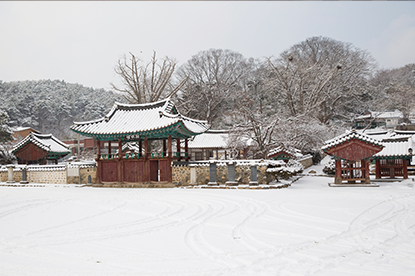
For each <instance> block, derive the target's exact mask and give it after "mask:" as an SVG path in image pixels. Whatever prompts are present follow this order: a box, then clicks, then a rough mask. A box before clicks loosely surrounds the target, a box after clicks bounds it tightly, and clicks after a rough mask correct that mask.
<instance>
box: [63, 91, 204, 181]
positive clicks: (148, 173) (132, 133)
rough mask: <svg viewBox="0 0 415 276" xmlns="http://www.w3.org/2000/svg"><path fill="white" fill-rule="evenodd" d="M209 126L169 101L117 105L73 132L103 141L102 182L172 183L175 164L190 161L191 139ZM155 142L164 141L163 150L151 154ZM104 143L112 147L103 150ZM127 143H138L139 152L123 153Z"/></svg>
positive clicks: (76, 125) (100, 156)
mask: <svg viewBox="0 0 415 276" xmlns="http://www.w3.org/2000/svg"><path fill="white" fill-rule="evenodd" d="M209 127H210V126H209V125H208V124H207V122H205V121H199V120H194V119H190V118H187V117H185V116H182V115H181V114H179V113H178V111H177V109H176V107H175V105H174V103H173V102H172V101H171V100H169V99H165V100H162V101H158V102H154V103H147V104H122V103H115V104H114V106H113V108H112V110H111V111H110V112H109V113H108V114H107V116H105V117H104V118H101V119H98V120H95V121H89V122H75V123H74V124H73V125H72V127H71V129H72V130H73V131H75V132H77V133H79V134H81V135H83V136H86V137H92V138H94V139H95V140H98V141H99V142H98V143H97V158H96V160H97V182H98V183H106V182H109V183H150V182H153V181H154V182H170V183H171V182H172V168H171V162H172V161H173V160H179V161H180V160H184V159H186V158H187V157H188V146H187V144H188V142H187V141H188V139H189V138H191V137H193V136H195V135H199V134H202V133H204V132H205V131H207V130H208V129H209ZM182 139H184V141H185V151H184V152H181V149H180V141H181V140H182ZM155 140H161V141H162V144H163V148H162V150H161V151H158V152H152V151H151V149H150V144H151V141H155ZM173 140H176V152H173V149H172V141H173ZM113 141H115V142H117V143H118V153H112V152H113V151H112V149H111V147H112V144H113ZM104 142H106V144H107V145H108V148H103V144H104ZM127 142H136V143H138V147H139V150H138V153H134V152H133V153H126V154H123V153H122V152H123V144H125V143H127ZM143 144H144V145H143ZM143 147H144V153H142V148H143Z"/></svg>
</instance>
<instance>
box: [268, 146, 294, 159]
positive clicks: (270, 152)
mask: <svg viewBox="0 0 415 276" xmlns="http://www.w3.org/2000/svg"><path fill="white" fill-rule="evenodd" d="M279 152H285V153H287V154H289V155H291V156H292V157H294V156H295V152H293V151H291V150H289V149H287V148H285V147H283V146H279V147H276V148H275V149H272V150H270V151H269V153H268V157H271V156H272V155H274V154H277V153H279Z"/></svg>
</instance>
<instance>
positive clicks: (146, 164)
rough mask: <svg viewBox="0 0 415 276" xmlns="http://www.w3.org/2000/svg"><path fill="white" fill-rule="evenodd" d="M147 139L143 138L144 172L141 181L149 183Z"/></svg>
mask: <svg viewBox="0 0 415 276" xmlns="http://www.w3.org/2000/svg"><path fill="white" fill-rule="evenodd" d="M148 150H149V148H148V138H144V171H143V181H144V182H150V160H148Z"/></svg>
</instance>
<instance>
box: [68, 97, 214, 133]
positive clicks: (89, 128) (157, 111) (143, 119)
mask: <svg viewBox="0 0 415 276" xmlns="http://www.w3.org/2000/svg"><path fill="white" fill-rule="evenodd" d="M175 111H176V109H175V105H174V103H173V102H172V101H171V100H170V99H165V100H162V101H158V102H154V103H146V104H123V103H118V102H116V103H115V104H114V106H113V107H112V109H111V111H110V112H109V113H108V114H107V116H105V117H104V118H101V119H98V120H95V121H89V122H74V124H73V125H72V126H71V129H72V130H73V131H75V132H78V133H80V134H82V135H85V136H94V135H119V136H122V135H133V134H140V135H143V136H146V135H149V134H148V133H147V134H146V132H151V131H157V130H161V129H163V128H167V127H173V128H174V130H175V131H176V132H177V133H179V134H181V135H184V136H192V135H197V134H200V133H203V132H205V131H206V130H208V129H209V127H210V126H209V125H208V124H207V122H206V121H199V120H194V119H190V118H187V117H185V116H183V115H180V114H172V113H175ZM158 134H160V133H158ZM191 134H192V135H191Z"/></svg>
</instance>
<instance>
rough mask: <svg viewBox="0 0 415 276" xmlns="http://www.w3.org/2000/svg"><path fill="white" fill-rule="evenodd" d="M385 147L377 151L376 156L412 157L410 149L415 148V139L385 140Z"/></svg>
mask: <svg viewBox="0 0 415 276" xmlns="http://www.w3.org/2000/svg"><path fill="white" fill-rule="evenodd" d="M382 144H383V145H384V148H383V149H382V151H380V152H378V153H376V154H375V155H374V156H373V157H374V158H382V157H411V153H410V152H409V149H414V144H413V139H412V138H410V139H408V140H407V141H400V142H383V143H382Z"/></svg>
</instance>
